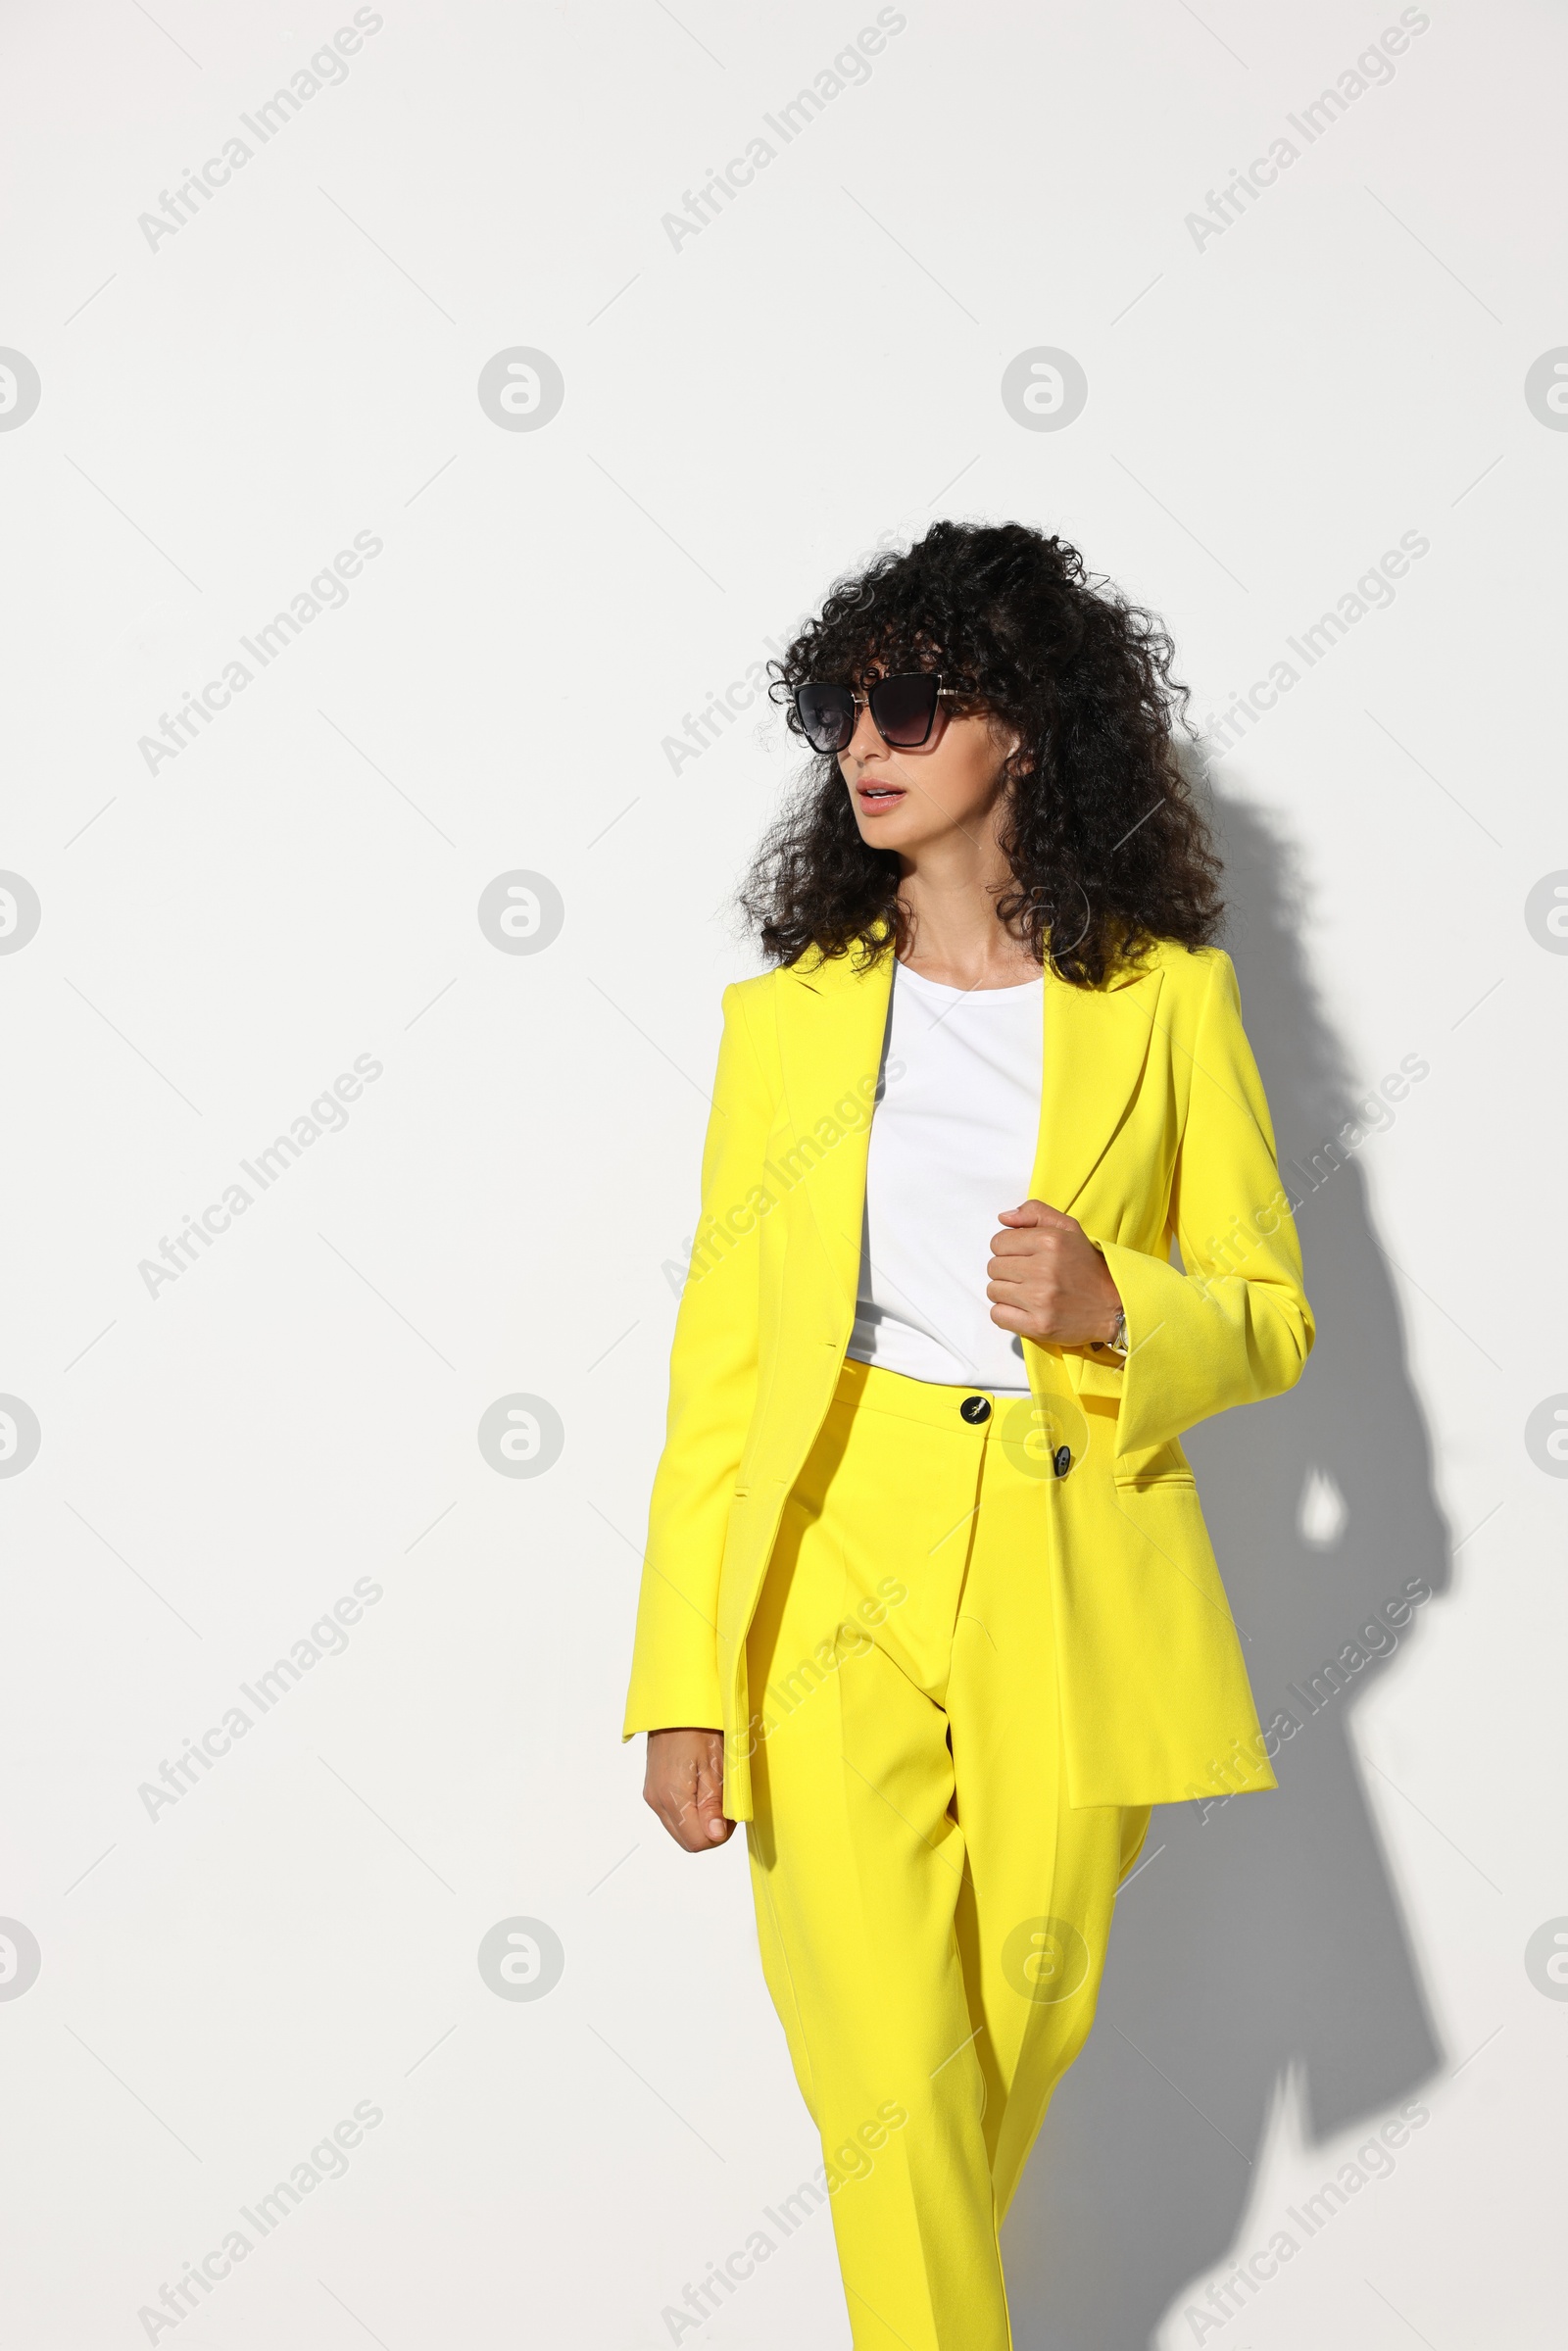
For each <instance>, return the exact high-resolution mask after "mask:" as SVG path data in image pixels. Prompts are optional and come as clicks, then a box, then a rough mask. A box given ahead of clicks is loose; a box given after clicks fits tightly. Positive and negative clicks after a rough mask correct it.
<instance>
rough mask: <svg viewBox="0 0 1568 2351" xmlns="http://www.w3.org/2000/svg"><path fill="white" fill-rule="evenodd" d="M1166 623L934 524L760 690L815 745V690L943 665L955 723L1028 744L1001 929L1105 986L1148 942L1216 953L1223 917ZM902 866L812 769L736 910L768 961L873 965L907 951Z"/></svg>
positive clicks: (822, 624)
mask: <svg viewBox="0 0 1568 2351" xmlns="http://www.w3.org/2000/svg"><path fill="white" fill-rule="evenodd" d="M1174 650H1175V649H1174V647H1173V645H1172V643H1171V640H1170V638H1169V636H1168V635H1167V633H1166V632H1165V630H1164V628H1163V627H1162V625H1161V624H1160V622H1159V621H1158V620H1157V619H1156V618H1155V617H1154V615H1153V614H1152V613H1150V612H1145V611H1143V610H1142V609H1141V608H1140V607H1139V606H1137V605H1134V604H1130V603H1129V602H1128V601H1127V599H1126V598H1125V597H1124V596H1122V595H1121V594H1120V592H1119V591H1118V590H1116V589H1115V588H1113V587H1112V586H1111V584H1110V583H1109V581H1108V580H1106V579H1104V578H1103V577H1102V576H1099V575H1096V574H1094V573H1091V572H1090V571H1089V570H1088V569H1087V568H1086V566H1085V563H1084V561H1083V558H1082V556H1080V555H1079V553H1078V551H1077V549H1076V548H1075V547H1070V546H1069V545H1068V544H1067V542H1066V541H1065V540H1064V539H1060V538H1047V537H1046V536H1045V534H1044V533H1043V532H1041V531H1038V530H1034V529H1031V528H1030V527H1029V526H1028V525H1027V524H1026V523H1022V522H1005V523H1001V524H996V525H978V524H972V523H963V522H948V521H943V522H936V523H933V524H932V526H931V528H930V529H929V530H928V531H927V532H926V534H925V536H924V538H923V539H920V540H919V541H917V542H916V544H915V545H914V546H912V547H910V548H908V549H907V550H906V551H905V552H903V553H899V552H897V551H890V552H885V553H883V554H880V555H878V556H876V557H875V558H874V559H873V560H872V561H871V562H869V563H866V564H864V565H863V566H862V567H860V568H859V569H858V570H856V571H855V572H853V573H851V574H850V575H848V576H847V577H845V578H843V579H841V580H840V581H839V582H838V584H837V585H836V586H835V587H834V589H833V591H832V593H831V594H830V595H829V597H828V598H827V601H826V603H825V604H824V605H823V607H822V611H821V614H820V617H819V618H817V619H815V620H812V621H809V622H808V623H807V625H806V626H805V627H803V628H802V630H801V632H800V634H799V635H798V636H797V637H796V638H795V639H794V641H793V643H792V644H791V645H790V647H789V648H788V650H787V652H786V653H785V655H784V656H783V658H782V660H781V661H770V662H769V664H768V668H769V670H770V672H771V673H772V679H773V682H772V684H771V685H770V687H769V689H768V691H769V694H770V696H771V698H772V699H773V700H774V701H775V702H782V703H784V704H785V705H786V707H787V712H788V723H789V726H790V728H791V730H792V732H793V733H795V734H797V735H799V734H800V733H801V732H802V729H801V723H800V719H799V716H798V715H797V713H796V710H795V706H794V702H793V699H792V698H793V694H794V690H795V688H796V687H797V686H798V685H801V684H803V683H804V682H805V681H806V680H807V679H809V678H818V679H837V680H839V681H841V682H845V683H850V682H853V683H855V684H856V685H858V686H859V685H863V683H864V682H865V680H866V679H867V678H868V677H870V678H873V679H874V678H875V677H876V676H877V675H878V674H882V675H896V674H899V673H900V672H903V671H907V670H911V669H939V670H940V671H941V673H942V676H943V679H944V682H945V683H951V684H952V685H953V686H954V687H955V688H956V690H957V699H956V700H955V701H953V702H951V703H950V704H949V705H948V706H947V707H948V709H949V710H953V711H959V712H971V713H979V714H982V715H985V716H987V717H988V718H989V719H990V720H991V721H992V722H993V723H994V724H996V725H997V726H998V727H999V728H1002V727H1005V728H1006V729H1008V730H1009V731H1011V732H1013V733H1015V734H1016V735H1017V736H1018V738H1019V746H1018V749H1017V751H1016V752H1014V753H1013V754H1012V756H1011V758H1010V759H1008V761H1007V769H1008V771H1009V772H1008V790H1009V806H1008V808H1007V809H1006V812H1005V817H1004V830H1003V834H1002V840H1003V847H1004V849H1005V854H1006V856H1007V858H1008V861H1009V863H1010V865H1011V868H1012V877H1013V887H1012V888H1011V889H1009V890H1006V891H1005V892H1004V893H1003V894H1002V895H1001V896H1000V897H999V899H998V902H997V915H998V919H999V920H1000V921H1002V922H1003V923H1005V925H1006V926H1007V927H1008V929H1009V930H1011V931H1012V932H1013V933H1014V935H1015V936H1017V937H1018V938H1019V939H1021V940H1023V941H1025V942H1026V943H1027V944H1028V946H1029V947H1030V948H1031V950H1032V952H1033V954H1034V955H1035V957H1036V959H1037V960H1038V961H1039V962H1040V963H1041V964H1042V965H1043V964H1044V962H1045V960H1046V957H1047V955H1050V957H1051V961H1052V964H1053V966H1054V969H1055V971H1056V972H1057V973H1058V974H1059V975H1060V977H1061V978H1062V979H1064V980H1067V981H1070V982H1071V983H1072V984H1073V985H1075V986H1077V987H1098V986H1100V985H1101V984H1102V982H1103V980H1104V978H1105V976H1106V974H1107V973H1108V972H1109V971H1110V970H1111V969H1112V968H1113V967H1114V966H1116V965H1117V964H1119V963H1127V962H1136V961H1137V960H1139V959H1140V957H1141V956H1142V955H1144V954H1146V953H1147V951H1148V949H1149V948H1150V946H1151V945H1152V943H1153V942H1155V941H1156V940H1174V941H1177V942H1179V943H1181V944H1182V945H1185V946H1188V947H1199V946H1202V945H1204V944H1205V943H1206V942H1208V941H1209V940H1210V939H1212V938H1213V936H1214V934H1215V932H1216V931H1217V929H1218V927H1219V923H1220V919H1221V916H1222V913H1223V911H1224V908H1223V904H1222V901H1221V899H1220V896H1219V877H1220V870H1221V868H1220V860H1219V857H1217V855H1216V854H1215V850H1214V846H1213V842H1212V839H1211V836H1210V833H1209V828H1208V823H1207V819H1206V817H1205V815H1204V813H1203V811H1202V809H1201V808H1200V807H1199V805H1198V803H1197V802H1196V801H1195V799H1194V798H1193V795H1192V791H1191V789H1190V787H1189V784H1188V782H1187V779H1186V777H1185V775H1184V774H1183V772H1182V769H1181V767H1180V765H1179V764H1178V761H1177V758H1176V749H1175V742H1174V734H1175V730H1176V728H1177V727H1178V726H1185V721H1186V710H1187V703H1188V690H1187V688H1186V687H1185V686H1184V685H1181V684H1180V683H1179V682H1178V681H1177V680H1176V679H1174V678H1173V677H1172V675H1171V661H1172V658H1173V655H1174ZM900 872H901V868H900V860H899V857H898V855H897V853H896V852H894V851H891V850H877V849H872V848H869V847H867V845H866V843H865V842H864V841H863V840H862V839H861V837H860V831H859V827H858V823H857V821H856V815H855V809H854V808H853V806H852V804H851V800H850V796H849V794H848V792H847V791H846V790H845V788H844V780H843V777H842V775H841V773H840V770H839V763H838V760H837V759H836V758H833V757H831V756H829V757H825V758H824V757H820V756H817V755H813V757H812V759H811V763H810V765H809V768H808V770H807V772H806V774H805V777H804V779H803V781H802V783H801V785H800V787H799V789H798V790H797V792H796V793H795V795H794V797H793V799H792V801H791V802H790V804H789V805H788V806H787V807H786V808H785V810H784V812H783V814H782V815H781V816H780V817H779V819H778V820H777V822H776V823H775V824H774V825H773V827H772V829H771V830H770V831H769V833H768V834H767V836H766V838H765V839H764V840H763V842H762V844H761V847H760V850H759V851H758V854H757V857H756V860H755V862H754V864H753V866H752V869H751V872H750V873H749V875H748V876H747V878H746V881H745V882H744V884H743V885H742V888H741V891H740V893H739V904H740V906H741V908H742V910H743V912H744V913H745V915H746V916H747V918H748V919H749V921H750V923H751V924H752V926H753V928H754V929H755V930H756V931H757V932H758V933H759V934H760V940H761V944H762V948H763V952H764V953H765V954H766V955H770V956H772V957H773V958H774V959H775V960H776V961H777V962H780V963H792V962H794V961H795V960H796V959H797V957H798V956H800V955H803V954H804V953H805V952H806V951H807V949H808V948H810V947H815V948H817V949H818V950H819V951H820V952H821V953H822V954H823V955H829V956H837V955H847V954H849V953H850V952H851V951H852V950H855V951H856V952H857V953H858V960H859V965H860V967H861V968H864V967H865V965H866V964H868V963H870V962H873V961H874V960H875V959H876V958H877V956H878V955H881V954H883V953H884V952H885V951H886V949H887V947H888V946H889V944H890V942H891V944H892V946H893V948H894V950H895V952H896V953H904V952H905V951H906V950H907V946H908V943H909V940H908V916H907V912H906V909H905V908H904V906H903V905H902V904H901V902H900V899H899V882H900Z"/></svg>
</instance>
